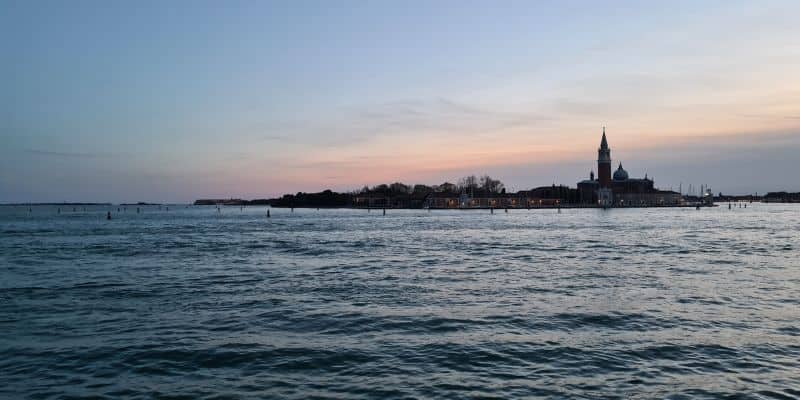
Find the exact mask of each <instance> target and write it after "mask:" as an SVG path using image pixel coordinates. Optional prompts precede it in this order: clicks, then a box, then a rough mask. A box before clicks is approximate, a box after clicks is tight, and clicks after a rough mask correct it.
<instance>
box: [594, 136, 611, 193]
mask: <svg viewBox="0 0 800 400" xmlns="http://www.w3.org/2000/svg"><path fill="white" fill-rule="evenodd" d="M597 180H598V181H600V187H610V186H611V149H610V148H609V147H608V141H606V127H605V126H604V127H603V139H601V140H600V148H599V149H597Z"/></svg>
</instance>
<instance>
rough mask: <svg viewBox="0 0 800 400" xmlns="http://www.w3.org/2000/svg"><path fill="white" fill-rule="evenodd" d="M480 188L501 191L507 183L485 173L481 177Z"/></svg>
mask: <svg viewBox="0 0 800 400" xmlns="http://www.w3.org/2000/svg"><path fill="white" fill-rule="evenodd" d="M480 188H481V189H483V190H485V191H486V192H488V193H501V192H503V189H505V185H503V182H500V180H498V179H492V177H491V176H489V175H484V176H482V177H481V179H480Z"/></svg>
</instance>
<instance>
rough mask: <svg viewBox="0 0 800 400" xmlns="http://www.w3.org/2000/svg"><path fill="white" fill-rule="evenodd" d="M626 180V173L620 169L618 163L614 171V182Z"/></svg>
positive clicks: (620, 165)
mask: <svg viewBox="0 0 800 400" xmlns="http://www.w3.org/2000/svg"><path fill="white" fill-rule="evenodd" d="M627 179H628V171H625V170H624V169H622V163H619V168H617V170H616V171H614V180H615V181H624V180H627Z"/></svg>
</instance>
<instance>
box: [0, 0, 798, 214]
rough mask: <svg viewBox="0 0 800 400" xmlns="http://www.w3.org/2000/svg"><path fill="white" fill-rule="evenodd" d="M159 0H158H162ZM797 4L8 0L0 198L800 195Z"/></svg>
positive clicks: (2, 30)
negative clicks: (635, 179) (437, 191)
mask: <svg viewBox="0 0 800 400" xmlns="http://www.w3.org/2000/svg"><path fill="white" fill-rule="evenodd" d="M165 3H166V4H165ZM797 15H800V3H798V2H790V1H785V2H778V1H775V2H773V1H765V2H757V3H756V2H736V1H725V2H722V1H719V2H715V1H704V2H694V1H693V2H688V1H687V2H669V3H666V2H633V1H631V2H569V1H567V2H564V1H559V2H488V1H487V2H464V1H452V2H446V1H437V2H366V1H363V2H330V1H326V2H296V1H293V2H197V1H195V2H177V1H175V2H82V1H77V2H9V1H0V36H1V37H0V48H1V49H2V52H3V55H4V57H3V59H4V62H3V63H0V81H1V82H2V87H3V90H2V91H0V118H1V120H0V135H2V140H3V143H4V145H3V146H2V147H0V202H15V201H113V202H117V201H138V200H143V201H191V200H193V199H195V198H199V197H245V198H254V197H266V196H274V195H279V194H282V193H286V192H296V191H317V190H322V189H325V188H332V189H335V190H347V189H353V188H358V187H361V186H363V185H365V184H366V185H374V184H378V183H382V182H389V181H395V180H401V181H404V182H408V183H429V184H433V183H440V182H442V181H444V180H451V181H452V180H454V179H457V178H458V177H459V176H461V175H464V174H468V173H474V174H483V173H489V174H491V175H493V176H496V177H498V178H500V179H502V180H503V181H504V182H506V184H507V186H509V187H512V188H515V189H527V188H530V187H534V186H539V185H546V184H550V183H553V182H556V183H564V184H569V185H574V182H576V181H578V180H580V179H583V178H584V177H585V176H586V175H588V172H589V170H590V169H591V168H592V167H593V160H594V158H595V157H596V148H597V145H598V143H599V134H600V130H601V127H602V126H604V125H605V126H607V127H608V128H607V129H608V133H609V140H610V144H611V147H612V158H614V159H615V160H619V161H622V162H623V164H624V165H625V167H626V169H628V170H629V172H630V173H631V174H632V175H633V176H643V175H644V173H648V174H650V175H651V176H654V177H655V178H656V185H657V186H661V187H664V188H669V187H673V188H676V189H677V187H678V185H679V184H681V183H682V184H683V185H684V187H685V186H686V185H688V184H689V183H692V184H694V185H696V186H699V185H700V184H708V185H710V186H711V187H712V188H713V189H714V190H715V191H723V192H735V193H750V192H755V191H759V192H765V191H768V190H779V189H787V190H800V180H798V179H797V178H796V177H795V175H794V170H796V169H797V159H798V157H797V156H796V154H797V151H798V150H800V131H799V130H798V127H799V126H800V76H799V75H798V73H797V66H798V65H800V41H799V40H797V38H800V28H799V27H798V24H797V23H796V16H797Z"/></svg>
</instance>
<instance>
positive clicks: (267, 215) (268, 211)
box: [267, 210, 269, 218]
mask: <svg viewBox="0 0 800 400" xmlns="http://www.w3.org/2000/svg"><path fill="white" fill-rule="evenodd" d="M267 218H269V210H267Z"/></svg>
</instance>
